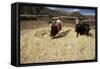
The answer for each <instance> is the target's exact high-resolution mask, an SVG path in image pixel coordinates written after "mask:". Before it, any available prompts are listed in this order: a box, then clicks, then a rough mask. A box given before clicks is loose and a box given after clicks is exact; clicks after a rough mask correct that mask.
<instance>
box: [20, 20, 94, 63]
mask: <svg viewBox="0 0 100 69" xmlns="http://www.w3.org/2000/svg"><path fill="white" fill-rule="evenodd" d="M20 32H21V34H20V36H21V38H20V59H21V60H20V62H21V64H26V63H41V62H56V61H75V60H91V59H95V29H91V30H90V33H91V34H92V36H89V37H88V36H86V35H82V36H79V37H78V38H76V33H75V32H74V26H71V25H70V24H68V25H65V26H63V29H62V31H61V35H60V36H58V37H57V38H55V39H52V38H51V37H50V36H49V32H50V28H49V25H48V24H47V23H44V22H43V21H39V22H38V23H36V22H34V21H23V22H21V30H20Z"/></svg>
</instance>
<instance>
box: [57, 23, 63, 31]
mask: <svg viewBox="0 0 100 69" xmlns="http://www.w3.org/2000/svg"><path fill="white" fill-rule="evenodd" d="M56 26H57V29H58V31H60V30H61V29H62V26H61V24H60V23H56Z"/></svg>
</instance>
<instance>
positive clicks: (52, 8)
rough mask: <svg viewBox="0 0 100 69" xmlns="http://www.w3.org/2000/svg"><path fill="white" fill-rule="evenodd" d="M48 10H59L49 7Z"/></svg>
mask: <svg viewBox="0 0 100 69" xmlns="http://www.w3.org/2000/svg"><path fill="white" fill-rule="evenodd" d="M47 8H48V9H51V10H56V9H57V8H54V7H47Z"/></svg>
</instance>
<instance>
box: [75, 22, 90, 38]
mask: <svg viewBox="0 0 100 69" xmlns="http://www.w3.org/2000/svg"><path fill="white" fill-rule="evenodd" d="M89 30H90V26H89V24H86V23H79V24H76V26H75V32H77V35H76V37H78V34H80V35H87V36H89Z"/></svg>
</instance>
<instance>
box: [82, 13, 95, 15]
mask: <svg viewBox="0 0 100 69" xmlns="http://www.w3.org/2000/svg"><path fill="white" fill-rule="evenodd" d="M84 15H95V13H86V14H84Z"/></svg>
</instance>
